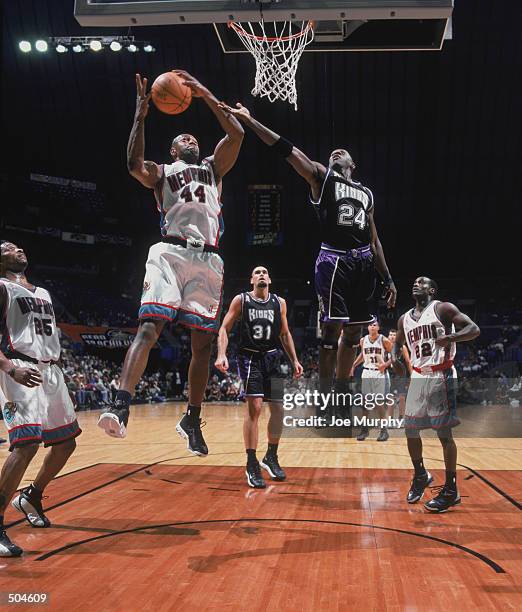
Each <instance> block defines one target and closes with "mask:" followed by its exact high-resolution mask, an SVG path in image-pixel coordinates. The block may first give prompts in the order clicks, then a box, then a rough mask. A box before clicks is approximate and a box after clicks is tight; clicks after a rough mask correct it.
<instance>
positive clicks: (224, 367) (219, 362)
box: [214, 355, 228, 374]
mask: <svg viewBox="0 0 522 612" xmlns="http://www.w3.org/2000/svg"><path fill="white" fill-rule="evenodd" d="M214 365H215V367H216V368H217V369H218V370H219V371H220V372H223V374H226V373H227V371H228V359H227V357H226V355H223V357H220V356H219V355H218V357H217V359H216V362H215V363H214Z"/></svg>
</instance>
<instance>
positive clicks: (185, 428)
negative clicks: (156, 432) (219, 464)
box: [176, 413, 208, 457]
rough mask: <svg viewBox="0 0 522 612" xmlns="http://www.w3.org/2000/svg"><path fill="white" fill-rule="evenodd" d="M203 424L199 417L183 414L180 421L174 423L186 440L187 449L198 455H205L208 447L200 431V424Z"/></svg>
mask: <svg viewBox="0 0 522 612" xmlns="http://www.w3.org/2000/svg"><path fill="white" fill-rule="evenodd" d="M202 425H205V423H204V422H203V421H201V419H199V418H194V417H191V416H189V415H188V414H186V413H185V414H184V415H183V418H182V419H181V421H180V422H179V423H178V424H177V425H176V431H177V432H178V433H179V435H180V436H181V437H182V438H184V439H185V440H186V441H187V450H189V451H190V452H191V453H192V454H193V455H198V457H206V456H207V455H208V448H207V445H206V443H205V439H204V438H203V434H202V433H201V426H202Z"/></svg>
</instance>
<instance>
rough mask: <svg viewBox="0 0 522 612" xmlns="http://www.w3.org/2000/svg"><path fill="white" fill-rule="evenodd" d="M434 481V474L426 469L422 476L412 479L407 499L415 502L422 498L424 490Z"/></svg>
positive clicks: (409, 501)
mask: <svg viewBox="0 0 522 612" xmlns="http://www.w3.org/2000/svg"><path fill="white" fill-rule="evenodd" d="M432 482H433V476H432V475H431V474H430V473H429V472H428V471H426V473H425V474H422V476H414V477H413V480H412V481H411V487H410V490H409V491H408V495H407V496H406V501H407V502H408V503H409V504H415V503H417V502H418V501H419V500H421V499H422V496H423V495H424V490H425V489H426V487H428V486H429V485H430V484H431V483H432Z"/></svg>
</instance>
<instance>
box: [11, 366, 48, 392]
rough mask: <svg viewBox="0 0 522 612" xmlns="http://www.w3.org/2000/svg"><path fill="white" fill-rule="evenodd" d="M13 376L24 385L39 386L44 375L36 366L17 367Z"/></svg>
mask: <svg viewBox="0 0 522 612" xmlns="http://www.w3.org/2000/svg"><path fill="white" fill-rule="evenodd" d="M11 378H12V379H13V380H14V381H15V382H17V383H19V384H20V385H24V387H38V386H39V385H41V384H42V383H43V379H42V375H41V374H40V372H39V371H38V370H36V369H34V368H15V369H14V371H13V373H12V374H11Z"/></svg>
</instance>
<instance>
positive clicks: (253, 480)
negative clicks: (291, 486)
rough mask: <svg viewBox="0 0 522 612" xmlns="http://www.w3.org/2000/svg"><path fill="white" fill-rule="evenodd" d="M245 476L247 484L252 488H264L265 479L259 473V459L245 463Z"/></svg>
mask: <svg viewBox="0 0 522 612" xmlns="http://www.w3.org/2000/svg"><path fill="white" fill-rule="evenodd" d="M245 476H246V478H247V482H248V486H249V487H252V488H253V489H264V488H266V484H265V481H264V480H263V476H262V475H261V466H260V465H259V461H256V462H255V463H254V462H251V463H247V466H246V470H245Z"/></svg>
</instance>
